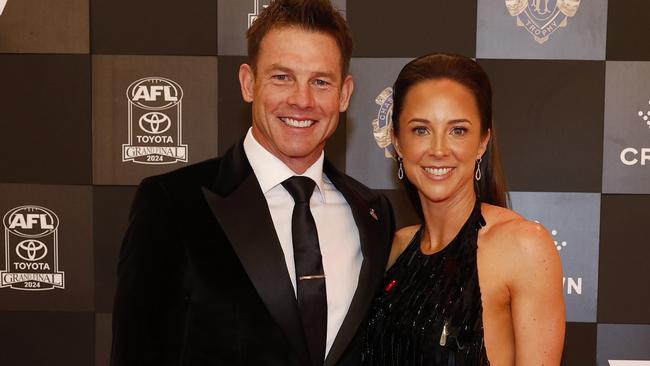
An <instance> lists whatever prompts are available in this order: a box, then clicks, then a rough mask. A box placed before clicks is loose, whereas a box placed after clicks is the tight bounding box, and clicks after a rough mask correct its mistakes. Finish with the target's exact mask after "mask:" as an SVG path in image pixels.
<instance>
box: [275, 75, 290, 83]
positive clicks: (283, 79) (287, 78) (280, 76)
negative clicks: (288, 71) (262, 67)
mask: <svg viewBox="0 0 650 366" xmlns="http://www.w3.org/2000/svg"><path fill="white" fill-rule="evenodd" d="M272 78H273V79H275V80H278V81H287V80H289V75H284V74H279V75H273V76H272Z"/></svg>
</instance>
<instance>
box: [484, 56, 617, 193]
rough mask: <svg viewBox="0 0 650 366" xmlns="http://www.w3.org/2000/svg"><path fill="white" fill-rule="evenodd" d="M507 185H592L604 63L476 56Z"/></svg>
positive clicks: (596, 175) (597, 186)
mask: <svg viewBox="0 0 650 366" xmlns="http://www.w3.org/2000/svg"><path fill="white" fill-rule="evenodd" d="M480 63H481V65H482V66H483V67H484V68H485V70H486V72H487V73H488V75H489V76H490V79H491V81H492V87H493V93H494V100H493V102H494V111H495V112H494V120H495V126H496V128H495V130H496V134H497V136H498V144H499V147H500V150H501V157H502V161H503V163H504V169H505V172H506V176H507V178H508V184H509V186H508V188H509V190H512V191H537V192H600V190H601V184H602V156H603V146H602V145H603V123H604V122H603V120H604V116H603V113H604V99H605V92H604V86H605V62H601V61H550V60H527V61H521V60H481V61H480Z"/></svg>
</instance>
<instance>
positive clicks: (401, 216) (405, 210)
mask: <svg viewBox="0 0 650 366" xmlns="http://www.w3.org/2000/svg"><path fill="white" fill-rule="evenodd" d="M380 192H381V193H383V194H385V195H386V197H388V200H389V201H390V203H391V204H392V205H393V212H394V213H395V226H396V228H397V229H401V228H403V227H405V226H410V225H415V224H420V223H421V221H420V218H419V217H418V215H417V213H415V210H414V209H413V205H411V201H409V199H408V196H407V195H406V190H404V189H403V188H400V189H398V190H380Z"/></svg>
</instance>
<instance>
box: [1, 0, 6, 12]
mask: <svg viewBox="0 0 650 366" xmlns="http://www.w3.org/2000/svg"><path fill="white" fill-rule="evenodd" d="M5 5H7V0H0V15H2V11H3V10H5Z"/></svg>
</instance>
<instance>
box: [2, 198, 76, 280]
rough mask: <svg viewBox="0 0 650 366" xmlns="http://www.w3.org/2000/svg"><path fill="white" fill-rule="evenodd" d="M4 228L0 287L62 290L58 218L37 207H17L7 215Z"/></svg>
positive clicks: (62, 276) (52, 213) (4, 219)
mask: <svg viewBox="0 0 650 366" xmlns="http://www.w3.org/2000/svg"><path fill="white" fill-rule="evenodd" d="M2 223H3V225H4V228H5V270H3V271H0V287H10V288H12V289H16V290H52V289H54V288H61V289H62V288H65V286H64V273H63V272H62V271H59V255H58V248H59V242H58V227H59V218H58V217H57V216H56V214H55V213H54V212H52V211H51V210H49V209H47V208H45V207H40V206H31V205H29V206H20V207H16V208H14V209H12V210H9V212H7V213H6V214H5V216H4V218H3V220H2Z"/></svg>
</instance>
